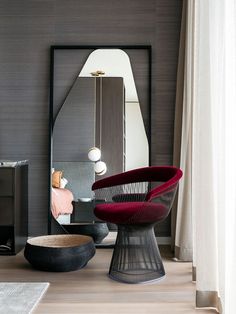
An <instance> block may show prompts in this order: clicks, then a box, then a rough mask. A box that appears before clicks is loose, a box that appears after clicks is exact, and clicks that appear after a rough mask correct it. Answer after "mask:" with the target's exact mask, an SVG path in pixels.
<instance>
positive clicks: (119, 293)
mask: <svg viewBox="0 0 236 314" xmlns="http://www.w3.org/2000/svg"><path fill="white" fill-rule="evenodd" d="M165 255H166V257H165V258H164V266H165V270H166V273H167V275H166V278H165V279H164V280H162V281H159V282H158V283H155V284H149V285H127V284H121V283H118V282H115V281H112V280H110V279H109V278H108V277H107V275H106V274H107V270H108V266H109V262H110V258H111V250H110V249H97V252H96V255H95V257H94V258H93V259H92V260H91V261H90V262H89V263H88V265H87V266H86V268H84V269H82V270H79V271H75V272H69V273H48V272H41V271H37V270H34V269H32V268H31V267H30V265H29V264H28V263H27V262H26V261H25V259H24V257H23V254H22V252H21V253H19V254H18V255H17V256H0V281H18V282H21V281H23V282H27V281H41V282H49V283H50V287H49V289H48V290H47V292H46V294H45V295H44V297H43V299H42V300H41V302H40V303H39V305H38V307H37V308H36V310H35V313H36V314H41V313H45V314H50V313H57V314H60V313H63V314H68V313H78V314H108V313H109V314H126V313H127V314H128V313H129V314H134V313H135V314H152V313H153V314H154V313H155V314H174V313H181V314H185V313H186V314H192V313H196V314H203V313H206V314H210V313H215V311H213V310H199V309H198V310H196V309H195V307H194V302H195V285H194V284H193V283H192V282H191V263H177V262H174V261H173V260H172V259H171V257H170V256H169V257H168V254H166V253H165Z"/></svg>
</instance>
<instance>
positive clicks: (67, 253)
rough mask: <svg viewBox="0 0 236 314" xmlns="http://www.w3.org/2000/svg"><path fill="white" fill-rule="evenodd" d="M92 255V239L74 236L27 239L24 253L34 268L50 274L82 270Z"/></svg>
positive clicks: (93, 252) (93, 249) (93, 250)
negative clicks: (50, 272)
mask: <svg viewBox="0 0 236 314" xmlns="http://www.w3.org/2000/svg"><path fill="white" fill-rule="evenodd" d="M94 254H95V246H94V242H93V240H92V238H91V237H88V236H84V235H74V234H65V235H49V236H41V237H35V238H32V239H29V240H28V241H27V243H26V246H25V251H24V256H25V258H26V259H27V261H28V262H29V263H30V264H31V265H32V266H33V267H34V268H37V269H40V270H44V271H52V272H66V271H72V270H77V269H80V268H83V267H84V266H85V265H86V264H87V263H88V261H89V260H90V259H91V258H92V257H93V256H94Z"/></svg>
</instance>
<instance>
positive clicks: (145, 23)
mask: <svg viewBox="0 0 236 314" xmlns="http://www.w3.org/2000/svg"><path fill="white" fill-rule="evenodd" d="M181 5H182V1H181V0H119V1H117V0H99V1H98V0H31V1H30V0H21V1H19V0H11V1H9V0H1V1H0V43H1V48H0V73H1V75H0V159H26V158H27V159H29V160H30V172H29V205H30V206H29V223H30V225H29V231H30V234H31V235H37V234H41V233H46V230H47V190H48V186H47V173H48V164H47V157H48V92H49V88H48V87H49V46H50V45H53V44H130V45H132V44H133V45H135V44H151V45H152V47H153V65H152V69H153V85H152V88H153V94H152V103H153V105H152V164H155V165H161V164H171V163H172V144H173V118H174V100H175V85H176V69H177V58H178V41H179V31H180V20H181Z"/></svg>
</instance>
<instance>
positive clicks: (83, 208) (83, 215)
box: [71, 200, 98, 223]
mask: <svg viewBox="0 0 236 314" xmlns="http://www.w3.org/2000/svg"><path fill="white" fill-rule="evenodd" d="M93 209H94V200H91V201H89V202H81V201H80V200H78V201H77V202H75V201H74V202H73V213H72V214H71V222H72V223H73V222H88V221H97V220H98V218H97V217H96V216H95V215H94V213H93Z"/></svg>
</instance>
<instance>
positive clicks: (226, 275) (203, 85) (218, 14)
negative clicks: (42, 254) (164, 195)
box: [179, 0, 236, 314]
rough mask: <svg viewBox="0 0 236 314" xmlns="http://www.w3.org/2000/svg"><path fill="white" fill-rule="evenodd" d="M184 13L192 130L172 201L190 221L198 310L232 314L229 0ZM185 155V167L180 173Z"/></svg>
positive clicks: (235, 21)
mask: <svg viewBox="0 0 236 314" xmlns="http://www.w3.org/2000/svg"><path fill="white" fill-rule="evenodd" d="M187 16H188V27H187V28H188V37H190V38H191V45H188V44H186V49H187V51H186V54H187V56H188V58H187V60H186V61H187V64H186V74H188V75H185V82H184V88H185V89H186V91H185V94H186V95H188V97H187V98H185V99H184V106H183V117H184V116H185V117H186V119H187V121H184V120H183V123H185V126H186V125H188V130H190V131H191V132H190V131H189V132H182V147H187V149H182V151H181V164H180V167H183V168H185V169H186V170H185V173H184V179H183V180H182V183H181V185H182V186H181V185H180V190H179V199H180V201H182V204H183V205H182V206H186V205H185V203H186V204H187V205H188V211H191V213H192V216H191V221H190V219H188V221H187V223H188V224H192V230H193V264H194V266H195V267H196V290H197V293H196V303H197V306H198V307H216V308H218V310H219V311H220V312H222V313H225V314H233V313H236V304H235V303H236V0H225V1H223V0H198V1H194V0H189V1H188V11H187ZM189 77H190V78H191V81H189ZM189 82H190V83H191V84H189ZM183 130H184V128H183ZM189 147H190V149H189ZM188 158H189V164H190V165H191V169H189V168H186V160H187V159H188ZM186 185H187V186H188V188H189V191H187V193H186V189H184V187H185V186H186ZM184 193H186V194H187V195H184ZM184 198H187V201H185V202H184V201H183V199H184ZM179 206H180V205H179ZM183 223H184V222H183ZM183 227H184V226H183Z"/></svg>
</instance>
